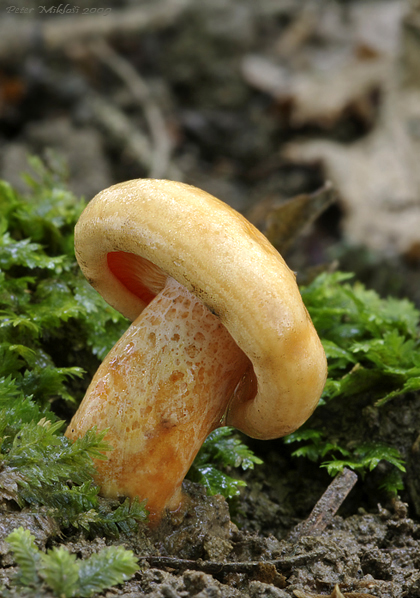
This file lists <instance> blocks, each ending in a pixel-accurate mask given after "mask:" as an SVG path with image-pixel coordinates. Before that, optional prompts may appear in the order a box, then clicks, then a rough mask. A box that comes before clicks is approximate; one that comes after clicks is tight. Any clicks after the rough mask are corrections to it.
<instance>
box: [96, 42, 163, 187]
mask: <svg viewBox="0 0 420 598" xmlns="http://www.w3.org/2000/svg"><path fill="white" fill-rule="evenodd" d="M89 49H90V50H91V52H92V53H93V54H94V55H95V57H96V58H97V59H98V60H100V61H101V62H102V63H103V64H105V65H106V66H107V67H108V68H109V69H111V70H112V71H113V72H114V73H115V74H116V75H117V76H118V77H119V78H120V79H121V80H122V81H123V82H124V84H125V85H126V86H127V88H128V89H129V90H130V92H131V94H132V96H133V97H134V99H135V100H136V101H137V102H138V103H139V104H140V106H141V107H142V109H143V112H144V116H145V118H146V122H147V125H148V127H149V131H150V136H151V138H152V147H153V151H152V157H151V164H150V172H149V176H150V177H151V178H155V179H159V178H163V177H164V176H167V171H168V166H169V161H170V156H171V142H170V139H169V136H168V134H167V131H166V125H165V120H164V118H163V116H162V113H161V111H160V109H159V106H158V105H157V104H156V102H155V101H154V100H153V98H152V95H151V93H150V89H149V87H148V85H147V83H146V82H145V81H144V79H143V78H142V77H141V75H140V73H138V72H137V70H136V69H135V68H134V67H133V66H132V65H131V64H130V63H129V62H128V61H127V60H125V59H124V58H123V57H122V56H120V55H119V54H117V52H115V51H114V50H113V49H112V48H111V46H110V45H109V44H108V43H107V42H106V41H104V40H103V39H101V40H97V41H95V42H93V43H91V44H89Z"/></svg>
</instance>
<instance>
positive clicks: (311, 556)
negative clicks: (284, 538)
mask: <svg viewBox="0 0 420 598" xmlns="http://www.w3.org/2000/svg"><path fill="white" fill-rule="evenodd" d="M326 553H327V548H326V547H324V546H322V547H320V548H319V549H318V550H313V551H312V552H309V553H304V554H298V555H295V556H285V557H282V558H278V559H272V560H267V561H239V562H226V563H223V562H219V561H203V560H202V559H198V560H197V561H194V560H190V559H179V558H176V557H172V556H140V557H138V559H139V560H143V561H147V562H148V563H149V565H150V566H151V567H156V568H162V567H164V568H166V567H169V568H171V569H177V570H181V571H186V570H187V569H189V570H193V571H202V572H203V573H209V574H210V575H223V574H226V573H245V574H249V575H252V574H256V573H258V572H259V570H260V569H261V568H262V567H263V566H264V565H265V566H267V565H271V566H274V567H275V568H276V569H280V570H281V571H290V570H291V569H292V568H293V567H299V566H300V565H304V564H306V563H308V562H310V561H315V560H318V559H320V558H322V557H323V556H324V555H325V554H326Z"/></svg>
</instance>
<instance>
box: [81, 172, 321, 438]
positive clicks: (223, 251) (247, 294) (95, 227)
mask: <svg viewBox="0 0 420 598" xmlns="http://www.w3.org/2000/svg"><path fill="white" fill-rule="evenodd" d="M75 251H76V257H77V260H78V262H79V265H80V267H81V269H82V271H83V273H84V275H85V276H86V278H87V280H88V281H89V283H90V284H91V285H92V286H93V287H94V288H95V289H96V290H97V291H98V292H99V293H100V294H101V295H102V296H103V298H104V299H105V301H107V302H108V303H109V304H110V305H111V306H113V307H114V308H115V309H117V310H118V311H119V312H121V313H122V314H123V315H125V316H126V317H128V318H129V319H131V320H134V319H136V318H137V317H138V316H139V314H140V313H141V312H142V310H143V309H144V308H145V307H146V305H147V304H148V303H149V302H150V300H151V299H152V298H153V297H154V296H155V295H156V294H157V293H158V292H159V291H160V290H161V289H162V288H163V287H164V285H165V281H166V278H167V276H171V277H173V278H174V279H175V280H177V281H178V282H179V283H180V284H182V285H184V286H185V287H186V288H187V289H188V290H189V291H190V292H192V293H194V294H195V295H196V296H197V297H199V298H200V299H201V300H202V302H203V303H204V304H205V305H206V306H207V307H208V309H209V310H210V311H211V312H212V313H214V314H215V315H217V316H218V317H219V318H220V320H221V322H222V323H223V324H224V326H225V327H226V329H227V330H228V331H229V333H230V334H231V336H232V337H233V339H234V340H235V341H236V343H237V345H238V346H239V347H240V348H241V349H242V351H244V353H245V354H246V355H247V357H248V358H249V360H250V361H251V363H252V366H253V369H254V373H255V378H256V386H255V385H254V393H253V394H254V395H255V396H253V397H252V398H249V397H247V400H240V399H239V398H237V399H235V398H234V399H233V400H232V403H231V407H230V409H229V413H228V416H227V423H228V424H229V425H234V426H235V427H237V428H239V429H240V430H242V431H243V432H245V433H246V434H248V435H250V436H253V437H256V438H277V437H279V436H283V435H285V434H288V433H289V432H291V431H292V430H294V429H296V428H297V427H299V426H300V425H301V424H302V423H303V422H304V421H305V420H306V419H307V418H308V417H309V415H310V414H311V413H312V411H313V410H314V408H315V407H316V405H317V403H318V400H319V397H320V395H321V393H322V389H323V387H324V384H325V379H326V371H327V369H326V359H325V354H324V351H323V348H322V345H321V342H320V340H319V338H318V335H317V333H316V331H315V329H314V327H313V324H312V322H311V319H310V317H309V315H308V312H307V310H306V308H305V306H304V304H303V302H302V299H301V296H300V293H299V289H298V287H297V284H296V280H295V275H294V274H293V272H292V271H291V270H290V269H289V268H288V266H287V265H286V263H285V261H284V260H283V258H282V257H281V255H280V254H279V253H278V252H277V251H276V250H275V249H274V247H273V246H272V245H271V244H270V243H269V241H268V240H267V239H266V237H264V235H263V234H262V233H260V231H258V230H257V229H256V228H255V227H254V226H253V225H252V224H250V223H249V222H248V221H247V220H246V219H245V218H244V217H243V216H242V215H241V214H239V213H238V212H236V211H235V210H234V209H232V208H231V207H229V206H228V205H227V204H225V203H223V202H222V201H220V200H218V199H216V198H214V197H213V196H211V195H210V194H208V193H206V192H204V191H202V190H200V189H197V188H195V187H193V186H190V185H186V184H183V183H178V182H173V181H166V180H155V179H138V180H132V181H127V182H124V183H120V184H118V185H114V186H112V187H110V188H108V189H106V190H104V191H102V192H101V193H99V194H98V195H97V196H96V197H95V198H94V199H93V200H92V201H91V202H90V203H89V204H88V205H87V207H86V208H85V210H84V212H83V214H82V215H81V217H80V219H79V222H78V223H77V225H76V229H75ZM116 256H117V257H118V259H115V257H116Z"/></svg>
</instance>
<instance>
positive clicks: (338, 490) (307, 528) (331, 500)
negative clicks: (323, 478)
mask: <svg viewBox="0 0 420 598" xmlns="http://www.w3.org/2000/svg"><path fill="white" fill-rule="evenodd" d="M356 482H357V474H355V473H354V471H351V470H350V469H347V468H345V469H343V471H342V472H341V473H340V474H338V476H337V477H336V478H334V480H333V481H332V482H331V484H330V485H329V486H328V488H327V489H326V491H325V492H324V494H323V495H322V496H321V498H320V499H319V501H318V502H317V503H316V505H315V506H314V508H313V509H312V512H311V514H310V515H309V517H308V518H307V519H306V520H305V521H303V522H302V523H299V524H298V525H297V526H296V527H295V528H294V530H293V531H292V532H291V534H290V535H289V538H288V540H289V541H290V542H296V541H297V540H299V538H302V537H303V536H316V535H318V534H320V533H321V532H322V531H324V529H325V528H326V527H327V526H328V525H329V524H330V523H331V521H332V518H333V517H334V515H335V514H336V513H337V511H338V509H339V508H340V507H341V505H342V503H343V502H344V500H345V499H346V497H347V495H348V493H349V492H350V490H351V489H352V488H353V486H354V485H355V483H356Z"/></svg>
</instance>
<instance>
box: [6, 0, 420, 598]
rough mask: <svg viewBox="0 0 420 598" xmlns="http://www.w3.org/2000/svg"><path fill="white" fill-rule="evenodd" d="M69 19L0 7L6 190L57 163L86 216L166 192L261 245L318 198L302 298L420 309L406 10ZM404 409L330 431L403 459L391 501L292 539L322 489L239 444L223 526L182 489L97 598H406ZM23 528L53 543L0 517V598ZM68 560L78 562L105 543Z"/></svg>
mask: <svg viewBox="0 0 420 598" xmlns="http://www.w3.org/2000/svg"><path fill="white" fill-rule="evenodd" d="M57 7H58V8H57ZM59 7H61V9H60V8H59ZM63 7H67V8H63ZM29 8H33V9H34V10H32V11H30V10H29ZM54 8H55V10H53V9H54ZM25 9H28V10H27V11H26V12H25ZM42 9H43V10H42ZM83 9H84V12H83ZM83 9H82V7H79V9H78V11H76V6H75V5H73V4H63V5H61V4H60V5H59V4H58V3H53V2H46V3H45V6H43V7H40V6H35V4H32V3H29V2H25V1H20V0H17V1H16V2H15V3H14V5H12V4H11V3H9V2H4V1H3V0H0V175H1V177H2V178H5V179H7V180H8V181H10V182H11V183H12V184H14V185H16V186H18V187H21V186H22V181H21V178H20V174H21V172H23V171H25V170H26V169H27V155H28V154H37V155H41V156H44V157H47V158H48V156H51V151H52V152H53V155H60V156H63V157H64V159H65V160H66V162H67V164H68V168H69V184H70V187H71V188H72V190H73V191H74V192H75V193H76V194H79V195H83V196H85V197H86V198H87V199H89V198H91V197H92V196H93V195H94V194H95V193H96V192H98V191H100V190H101V189H103V188H105V187H107V186H109V185H111V184H113V183H115V182H118V181H122V180H126V179H131V178H138V177H154V178H170V179H176V180H182V181H184V182H187V183H190V184H194V185H196V186H198V187H201V188H203V189H205V190H207V191H209V192H210V193H212V194H214V195H215V196H217V197H219V198H220V199H222V200H224V201H226V202H227V203H229V204H230V205H232V206H233V207H234V208H236V209H238V210H239V211H241V212H243V213H244V214H245V215H247V216H248V217H249V218H250V219H251V220H252V221H253V222H254V223H255V224H257V225H258V226H259V227H260V228H262V229H263V230H264V231H265V232H267V234H269V233H270V230H272V229H270V226H271V224H272V222H273V219H274V220H275V214H276V208H277V206H279V205H281V204H282V203H283V202H284V201H285V200H286V199H288V198H290V197H293V196H295V195H298V194H301V193H310V192H314V191H316V190H317V189H319V188H320V187H321V186H322V185H323V184H324V182H325V180H326V179H329V180H331V181H332V183H333V185H334V187H335V189H336V192H337V201H336V202H335V203H334V204H333V205H332V206H330V207H329V208H328V209H326V210H325V211H324V212H323V214H322V215H321V216H320V217H319V218H318V219H317V220H316V222H315V223H312V224H310V225H308V226H306V227H305V229H304V230H303V232H302V234H301V235H300V236H299V238H298V239H296V240H295V241H294V242H293V244H292V245H291V247H290V248H289V249H288V252H287V254H286V256H285V257H286V259H287V261H288V263H289V265H290V266H291V267H292V268H293V269H294V270H296V271H297V272H298V276H299V277H300V279H301V280H305V278H306V277H307V276H310V275H311V274H310V273H311V272H313V271H314V270H316V269H319V268H324V267H327V266H328V267H330V266H331V264H332V263H335V264H338V265H339V267H340V268H341V269H348V270H352V271H355V272H356V273H357V276H358V277H359V278H360V279H361V280H362V281H364V282H366V283H367V284H369V286H372V287H374V288H376V289H378V290H379V291H380V292H381V293H383V294H385V295H387V294H394V295H397V296H408V297H409V298H411V299H412V300H413V301H415V302H416V303H417V305H420V284H419V278H420V275H419V272H420V268H419V264H420V171H419V169H418V161H419V158H420V146H419V143H420V141H419V140H420V109H419V106H420V68H418V67H419V65H420V8H419V5H418V3H417V2H415V1H414V0H413V1H412V2H408V1H403V0H359V1H356V0H342V1H341V2H340V1H338V0H336V1H334V0H258V1H256V0H155V1H153V2H152V1H141V2H135V1H134V0H133V1H129V0H125V1H123V2H114V3H113V2H105V1H104V2H102V3H101V6H100V7H99V5H98V3H97V2H90V1H89V0H87V1H86V2H84V3H83ZM60 10H61V11H63V10H64V11H65V10H67V14H63V12H60ZM20 11H21V12H20ZM70 11H71V12H70ZM416 164H417V167H416ZM314 216H315V215H314ZM309 220H311V219H309ZM270 223H271V224H270ZM274 242H275V240H274ZM419 401H420V397H418V396H416V395H412V396H409V397H401V398H399V399H395V400H394V401H392V403H391V404H389V406H387V407H386V408H385V409H383V410H381V411H380V412H375V413H372V411H369V410H365V409H364V408H363V405H362V406H360V405H354V406H353V407H349V412H348V413H346V414H341V417H342V418H345V421H340V414H338V415H337V427H338V429H340V430H342V431H341V432H340V433H341V434H342V435H344V436H345V435H347V436H349V435H352V434H355V435H359V436H361V437H362V438H364V437H369V438H375V439H378V440H386V439H387V438H390V437H391V436H392V437H393V438H394V439H395V438H397V439H398V442H397V444H398V447H399V449H400V450H401V453H402V454H403V456H404V458H405V459H406V462H407V475H406V479H405V490H404V492H403V493H402V495H401V497H400V498H398V499H393V500H391V499H390V498H389V497H387V496H386V495H384V494H381V493H380V492H379V491H378V489H377V486H376V485H375V479H374V476H372V477H371V478H369V479H365V480H361V479H360V480H358V481H357V483H356V484H355V486H354V488H353V490H352V491H351V492H350V494H349V496H348V497H347V498H345V500H343V503H342V506H341V508H340V509H339V511H338V514H337V515H335V516H334V517H331V518H330V520H329V521H328V525H327V526H326V527H325V529H322V530H321V531H319V530H318V531H316V530H315V531H314V530H312V531H311V533H309V535H308V534H302V533H300V532H299V529H300V528H299V527H296V526H297V525H298V524H299V523H300V522H302V521H303V520H305V519H306V518H307V517H308V516H309V514H310V512H311V510H312V509H313V507H314V506H315V504H316V503H317V501H318V500H319V499H320V497H321V496H322V495H323V493H324V492H325V491H326V490H327V488H328V486H329V485H330V483H331V478H329V477H328V475H327V474H326V472H325V471H323V470H320V469H319V468H318V467H317V466H316V465H315V464H312V465H311V464H308V463H305V462H303V460H300V459H296V458H292V457H291V454H290V450H289V449H288V447H286V446H285V445H284V444H283V443H282V441H281V440H279V441H271V442H269V443H257V442H253V443H252V448H253V449H254V450H255V452H256V453H257V454H258V455H260V456H261V457H262V458H263V459H264V465H262V466H259V467H257V468H256V469H255V470H254V471H251V472H246V474H244V479H246V481H247V482H248V486H247V488H246V489H245V490H244V491H243V493H242V495H241V497H240V498H239V499H238V500H235V501H234V502H232V503H231V505H230V511H229V506H228V505H227V503H226V501H225V500H224V499H223V498H222V497H219V496H216V497H212V498H210V497H206V496H205V494H204V492H203V490H202V489H201V488H200V487H198V486H196V485H194V484H192V483H188V482H187V483H186V487H185V491H186V494H187V495H188V497H189V498H188V499H186V501H185V506H184V509H183V511H182V512H180V513H177V514H176V515H173V516H172V517H170V516H168V518H167V519H166V520H165V521H164V522H163V523H162V524H161V525H160V526H159V527H158V528H155V529H149V528H147V527H144V528H143V527H141V528H140V529H139V533H138V535H136V536H135V537H124V536H121V538H119V540H116V542H117V543H119V544H122V545H124V546H126V547H127V548H131V549H132V550H134V552H135V553H136V555H137V556H138V557H139V560H140V564H141V569H140V571H139V572H138V573H137V574H136V575H135V577H134V578H133V579H132V580H131V581H130V582H127V583H126V584H125V585H124V586H121V587H117V588H114V589H111V590H108V591H106V592H104V594H105V595H106V596H107V597H109V598H110V597H112V596H124V597H126V598H129V597H130V598H136V597H141V596H148V597H150V598H158V597H159V598H161V597H165V598H177V597H193V596H194V597H197V598H204V597H207V598H218V597H220V598H223V597H226V598H229V597H240V596H244V597H247V596H249V597H252V598H259V597H266V598H269V597H273V598H274V597H279V598H286V597H290V596H297V597H298V598H306V597H309V596H318V595H319V596H330V597H331V598H333V597H334V598H340V597H341V596H346V597H352V598H358V597H362V596H380V597H383V598H391V597H392V598H403V597H404V598H418V597H419V596H420V556H419V555H420V520H419V517H420V482H419V480H420V475H419V474H420V471H419V466H418V450H419V448H418V445H419V442H418V437H419V433H420V405H419ZM360 413H361V414H362V417H360ZM18 525H25V526H26V527H29V528H30V529H31V530H32V532H33V533H34V534H35V536H36V537H37V539H38V541H39V543H40V544H41V545H44V546H51V545H54V543H56V542H57V541H58V539H57V538H56V537H55V530H54V524H53V523H52V522H51V521H49V520H47V518H43V517H42V515H40V514H36V515H34V514H31V513H30V512H24V513H18V512H7V513H0V557H1V559H2V560H1V563H2V569H0V581H3V582H4V583H6V586H7V585H8V583H9V582H8V580H9V579H10V576H11V575H12V573H13V571H14V567H13V563H12V560H11V556H10V554H7V547H6V545H5V543H4V541H3V538H4V537H5V536H6V535H7V534H8V533H9V532H10V531H11V529H13V527H16V526H18ZM63 541H64V543H65V544H66V545H67V546H68V548H69V549H71V550H72V551H73V552H74V553H76V554H78V555H79V556H88V555H89V554H91V553H92V552H94V551H97V550H99V549H100V548H102V547H103V546H104V545H105V543H106V542H108V540H107V541H105V539H103V538H96V539H94V540H89V541H88V540H86V539H85V538H83V536H82V535H80V536H72V537H67V538H60V542H63ZM10 592H11V594H10V595H13V596H18V595H19V596H23V595H24V594H23V591H22V590H19V592H18V593H15V590H13V589H11V590H10ZM40 595H41V594H40ZM42 596H48V593H43V594H42Z"/></svg>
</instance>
